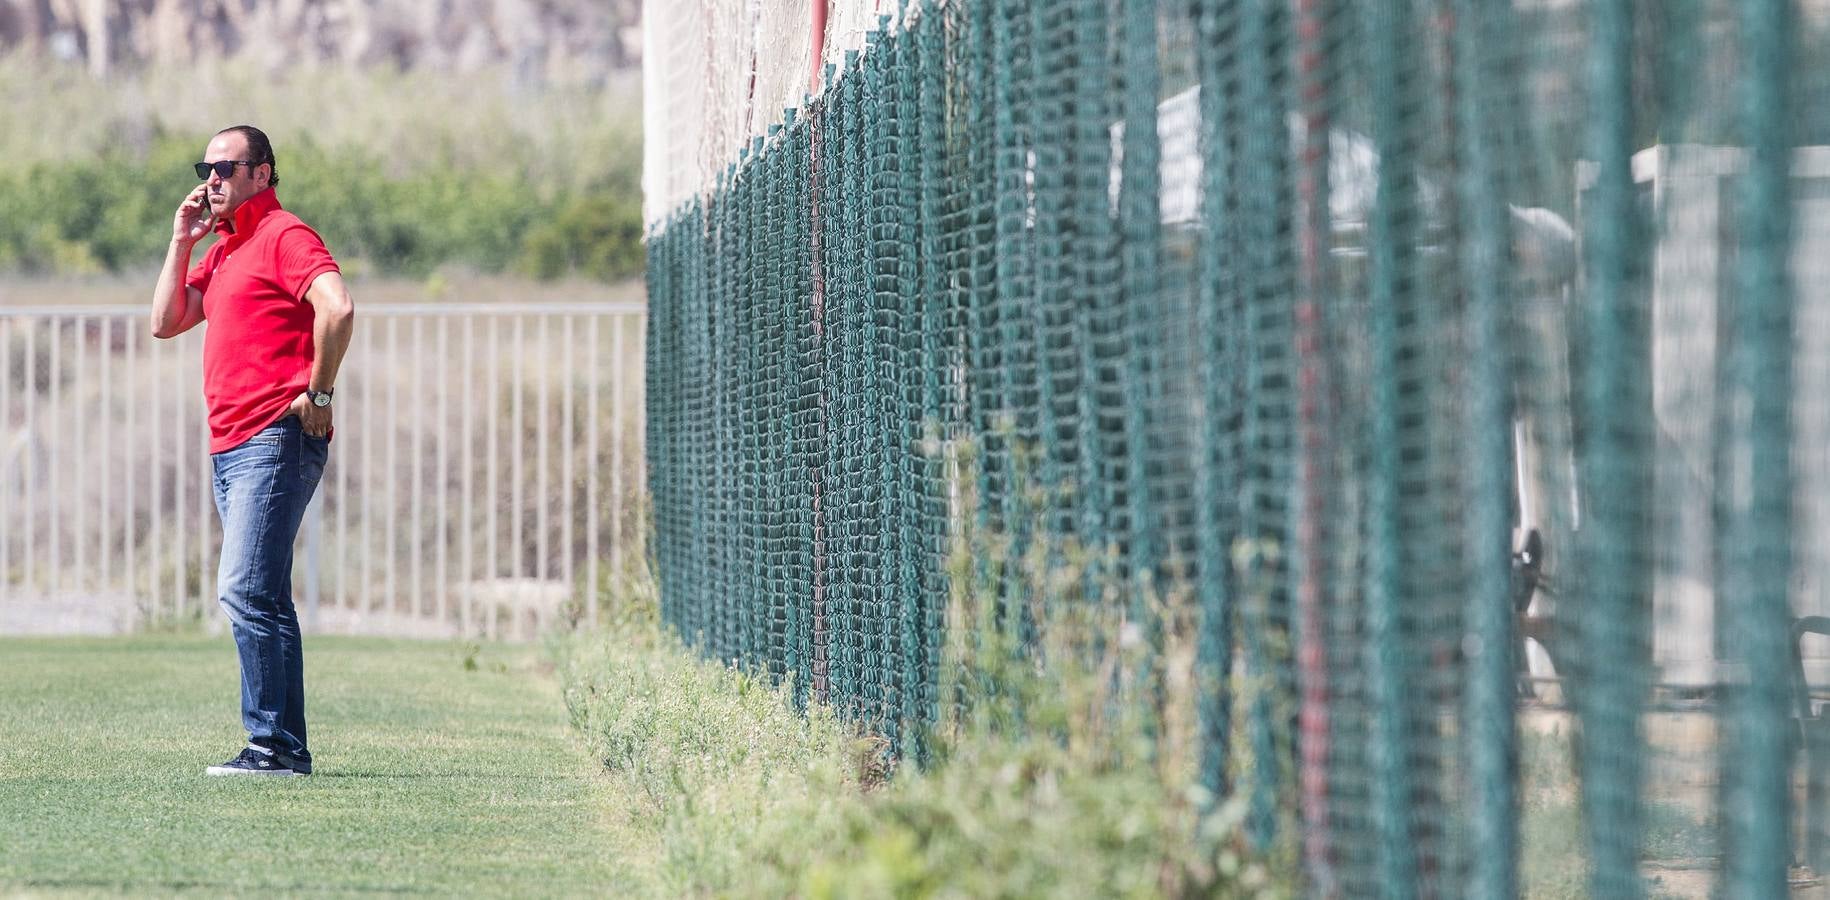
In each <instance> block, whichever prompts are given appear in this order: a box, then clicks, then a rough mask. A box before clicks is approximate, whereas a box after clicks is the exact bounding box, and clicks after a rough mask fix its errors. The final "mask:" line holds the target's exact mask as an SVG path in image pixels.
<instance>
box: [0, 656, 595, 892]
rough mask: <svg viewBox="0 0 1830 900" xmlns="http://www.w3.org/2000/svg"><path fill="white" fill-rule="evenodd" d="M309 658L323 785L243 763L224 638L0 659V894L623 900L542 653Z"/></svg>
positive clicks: (318, 778)
mask: <svg viewBox="0 0 1830 900" xmlns="http://www.w3.org/2000/svg"><path fill="white" fill-rule="evenodd" d="M467 655H468V654H467V651H466V650H465V649H464V648H462V647H461V646H459V645H456V644H451V643H419V642H406V641H387V640H375V639H346V638H324V637H317V638H314V637H307V639H306V644H305V666H306V684H307V690H308V695H307V700H306V703H307V713H308V715H309V721H310V724H311V741H312V754H313V758H314V766H315V774H313V775H312V776H310V777H308V778H207V777H205V776H204V774H203V769H204V767H205V766H207V765H210V764H212V763H216V762H221V761H222V760H225V759H228V758H229V757H231V756H233V755H234V754H235V753H236V752H238V751H239V750H240V748H241V747H242V746H243V745H244V744H245V735H244V734H243V732H242V731H241V728H240V721H239V719H240V716H239V713H238V709H239V706H238V703H239V701H238V694H237V691H238V681H237V678H236V668H235V650H234V645H233V643H232V642H231V641H230V639H229V638H228V637H226V636H223V637H189V636H185V637H133V638H112V639H74V638H72V639H0V894H6V895H15V894H22V893H23V894H33V895H43V894H59V895H61V894H66V893H76V894H100V895H135V896H139V895H146V894H172V893H200V894H209V895H224V894H231V893H233V894H243V895H254V894H277V895H289V894H301V893H310V894H332V895H353V894H374V893H403V894H416V893H424V894H439V895H477V894H496V895H504V894H512V895H517V896H577V895H596V896H603V895H613V894H618V893H622V892H623V891H622V890H620V887H621V881H620V879H619V877H618V866H617V863H616V860H615V859H612V858H610V857H611V856H612V855H613V854H610V853H607V852H605V851H606V846H607V844H608V843H609V842H608V841H604V840H600V839H599V838H600V837H602V836H603V832H604V830H605V828H606V823H607V822H608V821H609V820H610V819H611V817H612V812H611V811H610V810H609V809H608V808H607V806H606V802H607V801H606V793H605V790H604V783H603V779H602V776H601V775H599V774H598V772H597V770H596V769H595V768H594V766H593V763H592V761H591V760H590V759H588V758H587V757H586V756H585V754H584V752H583V751H582V749H580V746H579V745H578V744H577V743H576V742H575V741H574V739H573V736H572V732H571V730H570V727H569V726H568V724H567V722H566V716H565V712H564V706H563V703H562V701H561V699H560V696H559V692H558V689H557V687H556V685H555V684H554V682H553V680H552V677H551V675H550V674H548V673H547V672H546V671H545V670H544V668H543V667H542V666H541V664H540V655H539V653H538V651H536V650H532V649H528V648H508V647H485V648H483V649H482V651H481V652H480V653H479V654H477V655H475V656H474V657H473V659H474V663H475V666H474V668H471V667H468V666H466V664H465V660H466V656H467Z"/></svg>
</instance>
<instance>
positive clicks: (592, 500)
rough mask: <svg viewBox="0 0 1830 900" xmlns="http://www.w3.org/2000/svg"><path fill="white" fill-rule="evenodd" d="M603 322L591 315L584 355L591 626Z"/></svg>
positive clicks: (587, 577)
mask: <svg viewBox="0 0 1830 900" xmlns="http://www.w3.org/2000/svg"><path fill="white" fill-rule="evenodd" d="M602 325H603V320H602V317H599V316H592V317H591V328H590V343H589V344H588V345H587V346H588V348H589V349H588V351H587V352H586V354H585V372H586V376H585V383H586V385H587V389H588V390H589V392H590V393H589V394H588V396H587V399H586V402H585V411H586V412H585V414H586V416H587V417H588V418H589V420H590V421H588V422H587V423H586V425H585V604H586V608H587V609H589V610H590V613H591V624H592V625H596V624H597V621H598V608H597V604H598V596H597V595H598V591H599V583H598V580H597V579H598V575H597V566H598V561H597V550H598V547H597V527H598V515H597V504H598V496H597V480H598V469H600V468H602V467H603V463H602V462H601V461H600V460H599V459H598V458H597V452H598V433H597V432H598V428H599V427H600V425H601V422H602V420H603V417H602V416H601V415H600V414H599V411H598V396H599V395H598V382H599V381H600V380H601V377H602V375H603V371H604V368H605V366H604V355H603V343H602V341H601V340H600V339H599V334H600V332H601V331H602Z"/></svg>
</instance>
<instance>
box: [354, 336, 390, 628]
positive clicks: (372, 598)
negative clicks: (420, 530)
mask: <svg viewBox="0 0 1830 900" xmlns="http://www.w3.org/2000/svg"><path fill="white" fill-rule="evenodd" d="M377 348H381V329H362V357H361V359H370V357H373V355H375V349H377ZM379 375H381V373H379V370H373V366H362V382H361V386H362V432H361V434H359V435H357V437H359V443H361V445H362V472H361V474H359V476H361V477H359V479H357V490H361V494H362V527H361V530H362V538H361V540H359V541H357V547H361V549H362V569H361V573H362V574H361V580H359V582H357V584H359V585H362V589H364V591H368V593H370V595H368V600H366V602H364V604H362V611H364V613H366V616H368V618H373V616H379V615H381V611H382V605H384V604H386V602H388V598H386V596H384V595H382V591H381V589H379V585H381V571H379V567H377V565H375V560H377V556H381V534H377V529H375V518H377V512H379V507H381V498H377V492H379V487H381V485H377V481H379V479H377V477H375V455H377V446H379V445H381V435H377V434H375V423H377V421H381V406H382V404H381V399H382V393H381V384H379V382H377V377H379Z"/></svg>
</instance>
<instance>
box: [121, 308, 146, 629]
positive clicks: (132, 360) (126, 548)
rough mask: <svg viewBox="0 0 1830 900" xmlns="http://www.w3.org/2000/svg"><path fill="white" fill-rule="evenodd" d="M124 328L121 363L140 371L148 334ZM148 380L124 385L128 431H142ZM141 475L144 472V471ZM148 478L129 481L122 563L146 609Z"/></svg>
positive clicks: (130, 463)
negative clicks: (143, 522)
mask: <svg viewBox="0 0 1830 900" xmlns="http://www.w3.org/2000/svg"><path fill="white" fill-rule="evenodd" d="M122 328H123V333H122V336H121V337H122V344H123V347H122V349H123V350H124V351H125V353H124V354H123V359H122V360H121V362H122V364H123V366H124V367H125V368H126V369H127V371H129V372H134V373H136V374H137V373H138V372H139V371H140V345H141V344H142V343H143V342H144V341H145V340H146V333H145V332H144V331H141V332H138V333H136V332H135V331H134V327H133V323H132V320H131V319H129V320H126V321H124V322H123V323H122ZM144 382H145V379H140V378H134V379H131V380H128V381H126V382H125V383H124V385H123V388H122V393H123V394H125V395H126V403H125V405H126V407H127V433H128V434H139V433H140V397H139V394H140V391H141V390H143V387H142V385H143V384H144ZM134 461H135V453H134V451H133V450H131V449H130V450H129V451H128V453H127V459H126V463H127V465H125V466H124V467H123V468H124V469H125V470H126V471H128V472H132V471H134V468H135V467H134V465H133V463H134ZM141 474H142V476H143V475H144V473H143V472H142V473H141ZM148 481H149V479H147V478H145V477H139V478H129V479H128V480H127V498H126V499H127V515H126V516H125V517H123V520H122V523H121V525H122V532H121V564H122V566H123V567H124V569H125V574H126V583H127V592H128V593H129V594H131V595H132V596H133V598H134V600H135V602H136V604H138V605H140V606H142V607H143V608H151V606H150V604H149V602H148V601H150V600H151V599H152V598H149V597H145V596H144V595H142V594H141V593H140V589H141V588H142V587H144V585H143V584H142V582H141V580H140V567H139V559H140V553H139V543H140V529H139V527H138V526H139V523H140V500H141V498H142V497H143V496H144V494H145V491H143V490H142V484H143V483H146V482H148Z"/></svg>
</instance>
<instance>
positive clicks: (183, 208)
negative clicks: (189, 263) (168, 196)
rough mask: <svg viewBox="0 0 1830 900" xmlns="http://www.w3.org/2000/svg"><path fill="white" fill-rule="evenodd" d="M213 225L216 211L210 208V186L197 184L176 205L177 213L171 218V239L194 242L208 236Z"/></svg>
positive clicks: (184, 242) (180, 241)
mask: <svg viewBox="0 0 1830 900" xmlns="http://www.w3.org/2000/svg"><path fill="white" fill-rule="evenodd" d="M215 225H216V213H215V211H214V210H212V209H211V208H210V186H209V185H207V184H200V185H197V186H196V187H195V188H193V189H191V193H190V196H188V197H185V198H184V202H183V203H181V204H179V206H178V213H177V215H176V216H175V217H174V218H173V220H172V240H174V241H177V242H178V243H181V244H187V245H188V244H195V243H197V242H198V241H201V240H203V239H204V238H205V237H208V236H209V234H210V229H211V228H213V227H215Z"/></svg>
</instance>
